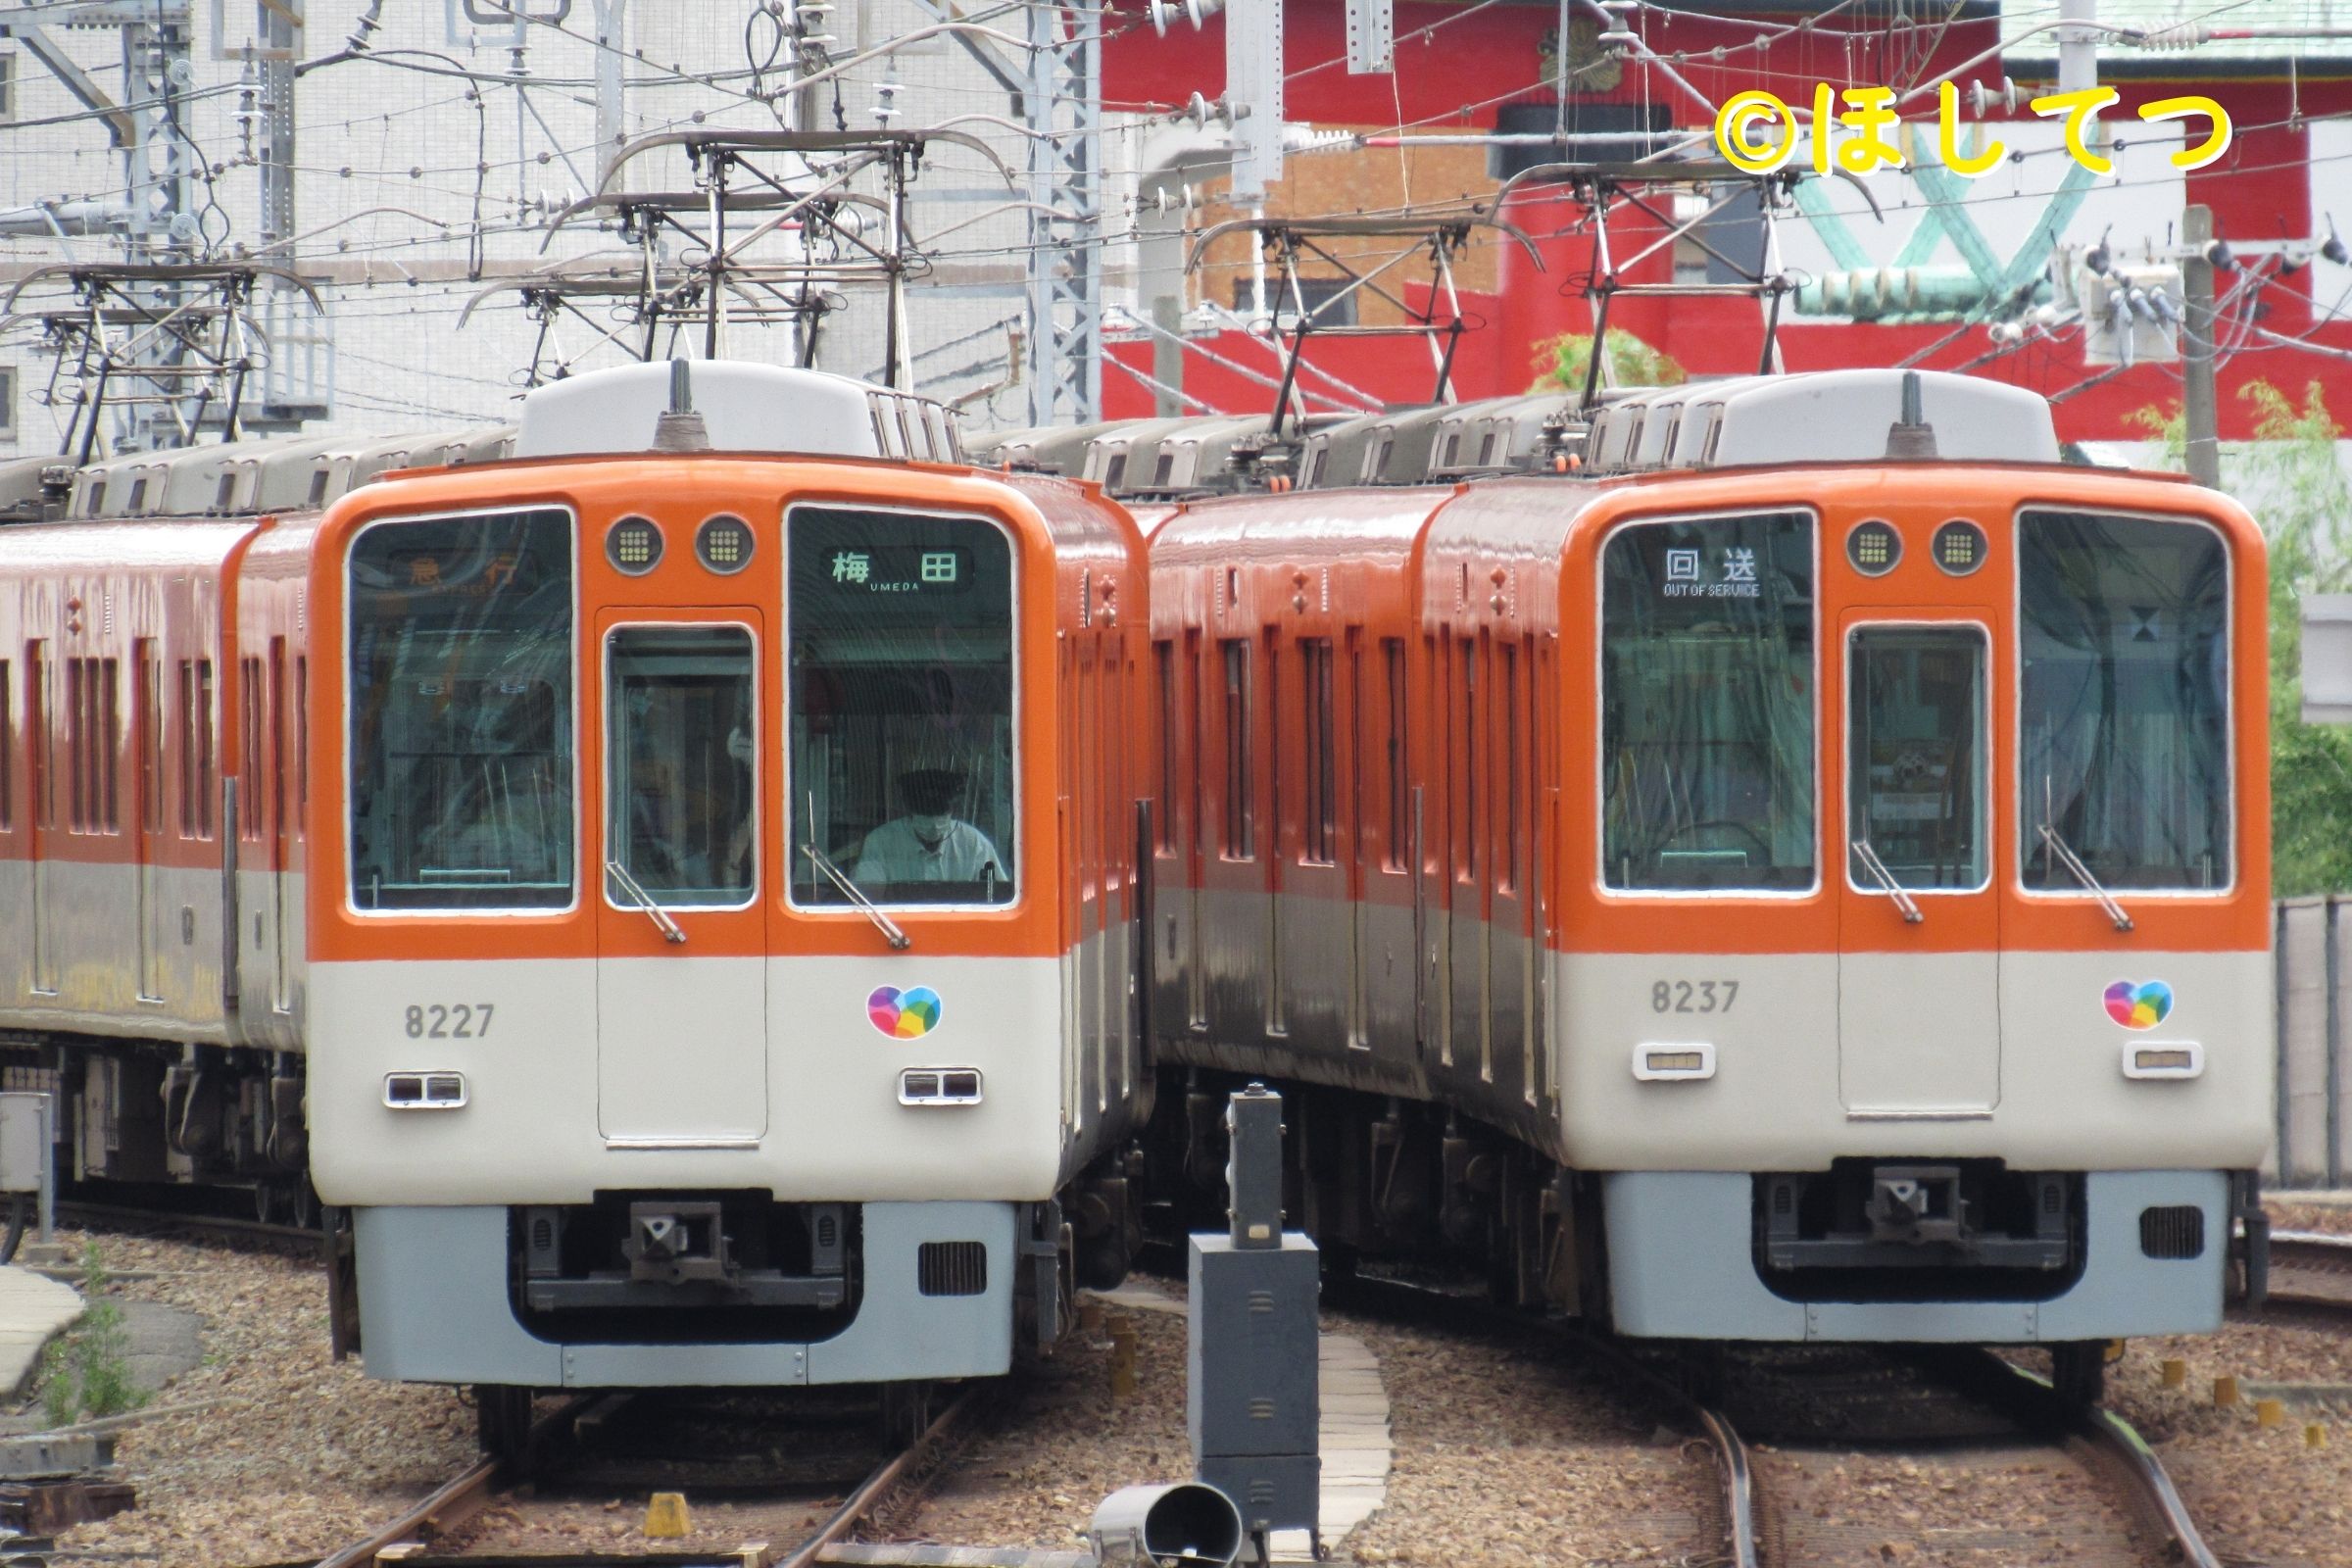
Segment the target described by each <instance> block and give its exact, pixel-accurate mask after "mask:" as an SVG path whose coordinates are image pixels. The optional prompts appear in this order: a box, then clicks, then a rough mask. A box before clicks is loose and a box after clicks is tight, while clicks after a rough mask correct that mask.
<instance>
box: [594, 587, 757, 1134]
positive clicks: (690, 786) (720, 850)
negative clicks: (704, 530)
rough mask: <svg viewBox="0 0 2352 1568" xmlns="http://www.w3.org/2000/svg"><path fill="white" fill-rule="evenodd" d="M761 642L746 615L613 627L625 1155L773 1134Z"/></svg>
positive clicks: (618, 1018) (600, 954)
mask: <svg viewBox="0 0 2352 1568" xmlns="http://www.w3.org/2000/svg"><path fill="white" fill-rule="evenodd" d="M761 630H762V622H761V618H760V614H759V613H758V612H757V611H753V610H748V609H694V610H684V609H664V610H659V611H653V610H634V609H617V608H615V609H609V610H607V611H605V612H604V613H602V614H601V615H599V616H598V619H597V645H598V647H599V649H600V650H601V657H600V658H599V659H598V661H597V666H598V670H599V680H600V682H601V685H602V695H601V710H602V712H603V715H604V723H603V747H604V757H603V769H602V773H603V797H604V807H603V815H604V825H603V844H602V848H601V849H600V851H599V855H600V858H601V860H602V863H603V868H604V871H603V875H602V877H601V878H600V879H599V880H600V882H601V893H602V896H601V897H600V898H599V899H598V900H597V901H596V909H597V922H596V925H597V965H596V969H597V975H596V1003H597V1111H598V1125H599V1127H600V1128H601V1129H602V1131H603V1133H604V1136H605V1139H606V1141H607V1142H608V1143H609V1144H616V1145H640V1146H651V1147H661V1146H665V1145H667V1146H675V1145H681V1144H683V1145H726V1144H748V1143H753V1142H756V1141H757V1140H758V1139H760V1137H761V1136H763V1135H764V1134H765V1133H766V1131H767V960H766V954H767V924H766V907H767V901H766V900H764V899H763V898H761V897H760V885H759V880H760V843H761V838H760V819H759V809H758V808H759V803H760V800H762V799H763V798H764V796H763V794H762V791H761V788H760V776H759V775H760V759H761V758H762V757H764V756H765V755H767V753H768V751H770V750H772V748H770V747H767V746H764V745H763V744H762V737H761V736H760V733H759V716H760V713H761V712H762V711H764V709H763V707H762V705H761V704H760V701H759V680H760V675H759V671H760V656H759V649H760V640H761Z"/></svg>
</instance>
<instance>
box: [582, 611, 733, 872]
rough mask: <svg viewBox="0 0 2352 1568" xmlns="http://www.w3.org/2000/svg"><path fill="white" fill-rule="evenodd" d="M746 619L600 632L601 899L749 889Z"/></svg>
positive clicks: (626, 627)
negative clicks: (609, 864)
mask: <svg viewBox="0 0 2352 1568" xmlns="http://www.w3.org/2000/svg"><path fill="white" fill-rule="evenodd" d="M752 659H753V653H752V634H751V632H750V631H749V630H747V629H746V628H744V627H742V626H675V625H671V626H620V627H616V628H614V629H613V632H612V634H611V635H610V636H609V637H607V638H606V640H605V757H606V770H607V778H606V783H605V809H606V811H607V813H608V821H607V824H606V830H605V854H606V856H607V857H608V858H610V859H611V860H612V861H613V864H614V865H615V866H617V867H618V868H619V871H625V872H627V873H628V876H627V877H626V878H623V877H622V876H620V875H619V874H618V872H614V871H611V870H609V871H608V873H607V875H608V879H609V881H610V882H611V884H612V885H611V886H610V887H608V888H607V890H606V895H605V896H606V897H607V898H609V899H611V900H612V901H613V904H614V905H616V906H618V907H623V908H627V907H630V906H631V905H632V903H633V902H634V895H633V894H632V893H631V892H630V891H629V890H628V888H627V886H626V883H627V882H628V881H629V880H632V879H633V880H634V882H635V884H636V886H638V887H640V888H643V889H644V890H645V891H646V892H647V893H649V894H651V895H652V896H653V897H654V899H655V901H656V902H658V903H660V904H662V905H665V906H668V907H673V908H729V907H740V906H741V905H743V904H745V903H746V902H748V901H749V900H750V899H751V896H752V889H753V881H752V849H753V846H754V844H755V843H757V840H756V839H755V837H754V815H755V813H754V810H753V807H754V804H755V802H756V801H757V798H758V797H757V795H756V793H755V792H756V788H757V784H756V780H755V779H754V777H753V765H752V764H753V762H754V760H755V759H756V758H757V757H758V755H759V753H758V749H757V747H756V745H755V743H754V739H753V737H754V734H755V724H754V719H755V712H754V710H753V706H752Z"/></svg>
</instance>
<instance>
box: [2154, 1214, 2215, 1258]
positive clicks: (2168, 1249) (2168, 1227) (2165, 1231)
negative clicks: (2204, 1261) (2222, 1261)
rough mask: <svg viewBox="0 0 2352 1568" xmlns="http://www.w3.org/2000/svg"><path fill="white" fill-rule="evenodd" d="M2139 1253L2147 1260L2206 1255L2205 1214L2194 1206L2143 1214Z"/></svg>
mask: <svg viewBox="0 0 2352 1568" xmlns="http://www.w3.org/2000/svg"><path fill="white" fill-rule="evenodd" d="M2139 1250H2140V1252H2141V1254H2142V1255H2143V1256H2147V1257H2183V1258H2185V1257H2202V1256H2204V1255H2205V1211H2204V1210H2203V1209H2201V1208H2199V1207H2197V1206H2196V1205H2195V1204H2193V1203H2181V1204H2176V1205H2174V1206H2172V1207H2169V1208H2143V1209H2141V1210H2140V1211H2139Z"/></svg>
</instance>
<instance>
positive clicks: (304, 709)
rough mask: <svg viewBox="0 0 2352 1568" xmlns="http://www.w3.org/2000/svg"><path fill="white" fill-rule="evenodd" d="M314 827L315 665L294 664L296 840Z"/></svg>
mask: <svg viewBox="0 0 2352 1568" xmlns="http://www.w3.org/2000/svg"><path fill="white" fill-rule="evenodd" d="M310 824H311V662H310V660H309V658H307V657H305V656H301V655H297V656H296V658H295V660H294V836H295V837H296V838H303V837H306V836H307V835H308V834H309V832H310Z"/></svg>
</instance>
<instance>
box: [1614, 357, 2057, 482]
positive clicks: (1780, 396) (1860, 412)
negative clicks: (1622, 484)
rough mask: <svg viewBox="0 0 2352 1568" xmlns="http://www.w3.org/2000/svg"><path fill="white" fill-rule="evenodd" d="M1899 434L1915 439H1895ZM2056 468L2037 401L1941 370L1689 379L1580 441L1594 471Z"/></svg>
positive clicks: (1650, 395) (2052, 431) (1645, 398)
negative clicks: (1916, 464) (1941, 463)
mask: <svg viewBox="0 0 2352 1568" xmlns="http://www.w3.org/2000/svg"><path fill="white" fill-rule="evenodd" d="M1898 426H1902V427H1907V428H1909V429H1910V430H1912V431H1913V432H1915V433H1914V434H1913V435H1911V436H1909V437H1897V436H1896V435H1895V433H1894V432H1895V430H1896V429H1897V427H1898ZM1922 427H1924V430H1925V432H1926V433H1925V434H1919V433H1916V432H1919V431H1920V430H1921V429H1922ZM1905 458H1914V459H1926V458H1940V459H1943V460H1946V461H1953V462H1978V463H2056V462H2058V461H2059V458H2060V453H2059V448H2058V429H2057V425H2056V423H2055V422H2054V421H2053V420H2052V419H2051V417H2050V405H2049V402H2048V400H2047V399H2045V398H2043V397H2042V396H2041V395H2040V394H2038V393H2035V392H2030V391H2028V390H2026V389H2025V388H2024V387H2017V386H2010V385H2008V384H2007V383H2005V382H2001V381H1985V380H1980V379H1978V378H1977V377H1975V376H1971V375H1954V374H1951V373H1949V372H1946V371H1941V370H1813V371H1807V372H1804V373H1802V374H1797V375H1751V376H1740V377H1738V378H1735V379H1732V380H1727V381H1693V382H1688V383H1686V384H1684V385H1682V386H1671V387H1659V388H1656V389H1654V390H1650V391H1645V392H1641V393H1637V394H1634V395H1632V396H1629V397H1625V398H1622V399H1620V400H1618V401H1617V402H1615V403H1613V404H1610V405H1609V406H1608V407H1606V408H1604V409H1602V410H1601V411H1600V413H1599V414H1598V415H1597V416H1596V417H1594V418H1593V429H1592V434H1591V435H1590V436H1589V437H1588V438H1587V441H1586V447H1585V453H1584V460H1585V461H1584V467H1585V470H1586V471H1587V472H1589V473H1634V472H1642V471H1645V470H1655V469H1665V468H1738V467H1753V466H1764V465H1769V464H1793V463H1869V462H1884V461H1887V460H1888V459H1896V460H1900V459H1905Z"/></svg>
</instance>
